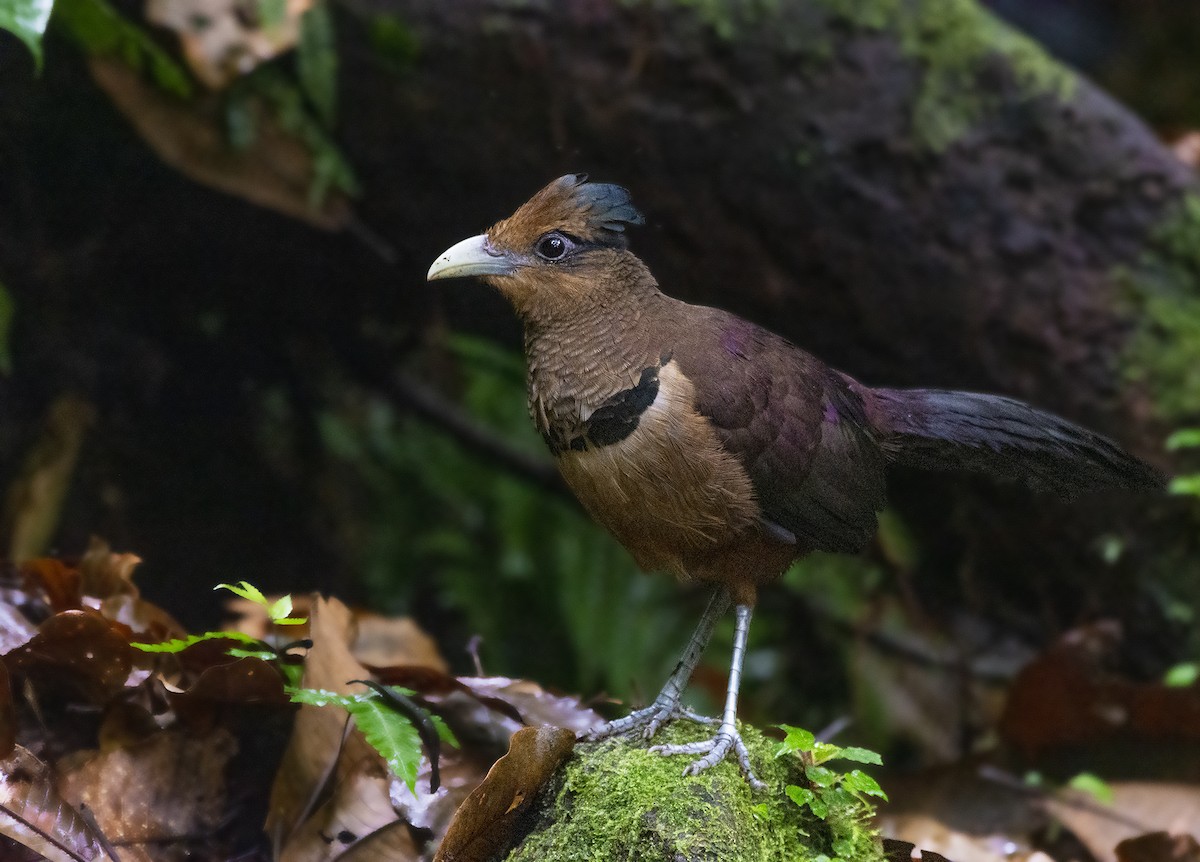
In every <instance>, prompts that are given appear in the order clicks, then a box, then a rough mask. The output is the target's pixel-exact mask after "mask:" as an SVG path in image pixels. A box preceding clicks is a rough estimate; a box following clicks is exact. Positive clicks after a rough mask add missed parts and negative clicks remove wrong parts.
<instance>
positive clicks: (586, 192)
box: [488, 174, 646, 248]
mask: <svg viewBox="0 0 1200 862" xmlns="http://www.w3.org/2000/svg"><path fill="white" fill-rule="evenodd" d="M645 222H646V220H645V218H644V217H643V216H642V214H641V212H639V211H638V209H637V207H635V206H634V205H633V202H632V200H631V199H630V196H629V192H628V191H627V190H626V189H624V188H622V187H621V186H617V185H613V184H611V183H589V182H588V181H587V174H567V175H566V176H562V177H559V178H558V179H556V180H554V181H553V182H551V183H549V184H548V185H547V186H546V187H545V188H543V189H542V190H541V191H539V192H538V193H537V194H535V195H534V196H533V197H532V198H530V199H529V200H528V201H526V202H525V203H524V204H522V205H521V208H520V209H518V210H517V211H516V212H515V213H513V214H512V215H511V216H509V217H508V218H506V219H505V220H504V221H502V222H499V223H498V224H496V225H494V226H493V227H492V228H491V229H490V230H489V231H488V239H489V240H490V241H491V242H492V243H493V244H495V245H498V246H501V247H508V248H521V247H523V246H527V245H530V244H532V243H533V242H534V241H536V240H537V239H538V237H540V236H542V235H544V234H546V233H549V232H550V231H554V230H557V231H562V232H563V233H565V234H568V235H570V236H572V237H574V238H575V239H578V240H581V241H583V242H586V243H594V244H596V245H606V246H611V247H614V248H625V247H626V245H627V240H626V238H625V226H626V225H639V224H645Z"/></svg>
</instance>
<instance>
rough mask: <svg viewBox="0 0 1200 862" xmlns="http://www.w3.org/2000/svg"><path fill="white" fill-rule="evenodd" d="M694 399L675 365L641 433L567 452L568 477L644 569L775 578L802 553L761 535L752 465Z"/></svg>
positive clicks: (664, 374) (562, 465)
mask: <svg viewBox="0 0 1200 862" xmlns="http://www.w3.org/2000/svg"><path fill="white" fill-rule="evenodd" d="M694 403H695V401H694V394H693V389H692V384H691V382H690V381H689V380H688V379H687V378H686V377H685V376H684V375H683V374H681V373H680V372H679V371H678V369H677V367H676V366H675V365H674V364H667V365H666V366H665V367H664V368H663V369H662V371H661V372H660V386H659V392H658V395H657V397H656V398H655V400H654V402H653V403H652V404H651V405H650V407H649V408H647V409H646V411H645V412H644V413H643V414H642V415H641V417H640V419H639V422H638V425H637V427H636V428H635V429H634V431H633V432H632V433H631V434H629V436H627V437H625V438H624V439H623V440H620V441H618V442H616V443H612V444H609V445H607V446H600V447H588V448H587V449H584V450H582V451H574V450H571V451H567V452H564V453H562V454H561V455H560V456H559V459H558V466H559V469H560V471H561V472H562V475H563V478H564V479H565V480H566V482H567V484H568V485H569V486H570V487H571V489H572V491H574V492H575V495H576V496H577V497H578V498H579V501H580V502H581V503H582V504H583V505H584V507H585V508H586V509H587V510H588V512H589V513H591V515H592V517H594V518H595V519H596V520H597V521H598V522H599V523H601V524H602V525H603V526H604V527H606V528H607V529H608V530H609V531H610V532H612V534H613V535H614V536H615V537H616V538H617V540H618V541H620V542H621V543H622V544H623V545H624V546H625V547H626V548H627V549H628V550H629V552H630V553H631V554H632V555H633V557H634V559H635V560H636V561H637V563H638V565H639V566H641V567H642V568H644V569H647V570H665V571H670V572H674V573H675V574H676V575H678V576H679V577H681V578H686V579H700V580H708V581H721V582H727V583H736V582H747V583H749V582H760V581H762V580H769V579H771V578H774V577H776V576H777V575H778V574H779V573H780V571H782V569H783V568H784V567H786V565H787V564H788V562H790V560H791V558H792V556H793V555H794V549H793V548H790V547H787V546H782V545H780V544H779V543H778V542H773V541H770V540H769V539H766V538H765V537H764V536H763V535H762V531H761V530H760V529H759V515H760V513H759V507H758V504H757V502H756V501H755V496H754V489H753V486H752V484H751V482H750V479H749V477H748V476H747V475H746V471H745V469H744V468H743V467H742V465H741V464H740V463H739V462H738V461H737V459H736V458H734V457H733V456H732V455H730V454H729V453H728V452H726V451H725V450H724V449H723V448H722V446H721V444H720V441H719V440H718V439H717V437H716V435H715V434H714V432H713V430H712V428H711V426H710V425H709V424H708V421H707V420H706V419H704V417H702V416H700V415H699V414H698V413H697V412H696V411H695V408H694V407H693V405H694Z"/></svg>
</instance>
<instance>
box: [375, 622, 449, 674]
mask: <svg viewBox="0 0 1200 862" xmlns="http://www.w3.org/2000/svg"><path fill="white" fill-rule="evenodd" d="M354 623H355V630H356V632H357V635H356V637H355V639H354V645H353V647H352V650H353V652H354V657H355V658H357V659H358V660H359V661H360V662H362V663H363V664H364V665H366V666H367V667H369V668H371V669H372V671H373V672H376V673H377V675H381V676H386V675H387V671H386V669H387V668H394V667H398V666H404V667H405V668H409V667H412V666H414V665H416V666H419V667H427V668H431V669H433V670H435V671H438V672H440V673H442V674H446V673H448V672H449V669H450V668H449V665H447V664H446V660H445V659H444V658H442V655H441V653H440V652H439V651H438V648H437V643H436V642H435V641H434V640H433V638H431V637H430V636H429V635H428V634H426V633H425V632H424V631H422V630H421V627H420V626H418V625H417V624H416V623H415V622H414V621H413V620H412V619H411V618H409V617H384V616H381V615H379V614H372V613H356V614H355V617H354ZM402 684H405V685H407V683H402ZM408 687H409V688H413V689H415V690H417V691H423V689H422V688H421V687H420V686H412V685H409V686H408Z"/></svg>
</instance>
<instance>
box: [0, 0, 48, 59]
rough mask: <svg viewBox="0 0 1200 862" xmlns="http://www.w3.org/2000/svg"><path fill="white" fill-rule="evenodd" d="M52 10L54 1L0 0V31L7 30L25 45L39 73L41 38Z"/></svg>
mask: <svg viewBox="0 0 1200 862" xmlns="http://www.w3.org/2000/svg"><path fill="white" fill-rule="evenodd" d="M53 10H54V0H0V30H8V31H9V32H10V33H12V34H14V35H15V36H16V37H17V38H18V39H20V40H21V41H22V42H24V43H25V45H26V46H27V47H28V48H29V51H30V53H32V54H33V62H34V66H35V67H36V68H37V70H38V71H39V72H40V71H41V69H42V36H43V34H45V32H46V24H47V23H49V21H50V13H51V12H52V11H53Z"/></svg>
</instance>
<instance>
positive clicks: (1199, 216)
mask: <svg viewBox="0 0 1200 862" xmlns="http://www.w3.org/2000/svg"><path fill="white" fill-rule="evenodd" d="M1114 280H1116V281H1117V283H1118V284H1121V285H1123V286H1124V288H1125V290H1126V294H1125V295H1126V298H1127V299H1128V300H1129V302H1130V303H1131V305H1132V316H1133V319H1134V321H1135V326H1136V328H1135V330H1134V332H1133V334H1132V336H1131V337H1130V338H1129V340H1128V342H1127V343H1126V347H1125V351H1124V352H1123V354H1122V356H1121V367H1122V371H1123V374H1124V377H1125V379H1126V380H1128V381H1130V382H1132V383H1135V384H1138V385H1140V386H1142V387H1143V388H1144V389H1145V390H1146V391H1147V392H1148V393H1149V394H1150V397H1151V399H1152V400H1153V403H1154V408H1155V411H1156V412H1157V414H1158V416H1159V417H1160V418H1161V419H1164V420H1166V421H1167V422H1169V423H1171V424H1175V425H1183V424H1189V423H1194V422H1195V421H1196V420H1197V418H1198V417H1200V195H1197V194H1194V193H1193V194H1188V195H1185V196H1184V197H1183V198H1182V199H1181V200H1180V201H1179V203H1178V204H1177V205H1176V206H1175V207H1174V209H1173V210H1172V211H1171V213H1170V214H1169V215H1168V216H1167V217H1166V218H1165V219H1164V220H1163V221H1162V222H1161V223H1160V224H1159V226H1158V227H1157V229H1155V230H1154V231H1153V232H1152V233H1151V235H1150V239H1149V242H1148V248H1147V251H1145V252H1144V253H1143V254H1142V256H1141V258H1139V260H1138V261H1137V262H1136V263H1135V264H1134V265H1132V266H1130V265H1125V266H1122V267H1121V268H1120V269H1119V270H1117V272H1115V273H1114Z"/></svg>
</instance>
